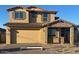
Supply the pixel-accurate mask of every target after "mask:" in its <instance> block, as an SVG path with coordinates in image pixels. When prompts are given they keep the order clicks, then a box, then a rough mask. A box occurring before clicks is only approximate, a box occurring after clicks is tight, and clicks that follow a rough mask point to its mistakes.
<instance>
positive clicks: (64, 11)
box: [0, 5, 79, 28]
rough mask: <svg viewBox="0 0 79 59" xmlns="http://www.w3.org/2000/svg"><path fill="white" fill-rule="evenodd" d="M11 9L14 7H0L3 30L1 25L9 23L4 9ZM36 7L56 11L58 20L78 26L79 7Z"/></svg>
mask: <svg viewBox="0 0 79 59" xmlns="http://www.w3.org/2000/svg"><path fill="white" fill-rule="evenodd" d="M11 7H14V5H0V28H5V26H3V24H5V23H7V22H8V21H9V16H8V12H7V11H6V9H8V8H11ZM26 7H27V6H26ZM37 7H40V8H44V9H46V10H55V11H58V13H57V16H58V17H60V19H63V20H67V21H70V22H72V23H74V24H77V25H79V5H38V6H37Z"/></svg>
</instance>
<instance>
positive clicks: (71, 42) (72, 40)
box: [70, 27, 74, 46]
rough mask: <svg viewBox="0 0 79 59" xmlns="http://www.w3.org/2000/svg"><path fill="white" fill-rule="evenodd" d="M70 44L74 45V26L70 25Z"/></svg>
mask: <svg viewBox="0 0 79 59" xmlns="http://www.w3.org/2000/svg"><path fill="white" fill-rule="evenodd" d="M70 45H71V46H73V45H74V27H70Z"/></svg>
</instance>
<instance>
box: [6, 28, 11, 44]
mask: <svg viewBox="0 0 79 59" xmlns="http://www.w3.org/2000/svg"><path fill="white" fill-rule="evenodd" d="M6 44H10V28H9V27H6Z"/></svg>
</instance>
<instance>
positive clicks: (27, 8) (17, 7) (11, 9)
mask: <svg viewBox="0 0 79 59" xmlns="http://www.w3.org/2000/svg"><path fill="white" fill-rule="evenodd" d="M23 8H25V7H23V6H16V7H12V8H9V9H7V11H13V10H16V9H23ZM31 8H39V7H36V6H29V7H26V10H27V11H29V12H32V11H36V12H41V13H54V14H56V13H57V11H47V10H44V9H42V8H39V9H42V11H40V10H39V11H37V10H30V9H31Z"/></svg>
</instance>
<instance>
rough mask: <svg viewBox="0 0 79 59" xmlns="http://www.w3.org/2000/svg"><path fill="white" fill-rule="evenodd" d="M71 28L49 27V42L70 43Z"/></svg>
mask: <svg viewBox="0 0 79 59" xmlns="http://www.w3.org/2000/svg"><path fill="white" fill-rule="evenodd" d="M69 39H70V28H49V29H48V43H50V44H52V43H56V44H60V43H70V40H69Z"/></svg>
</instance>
